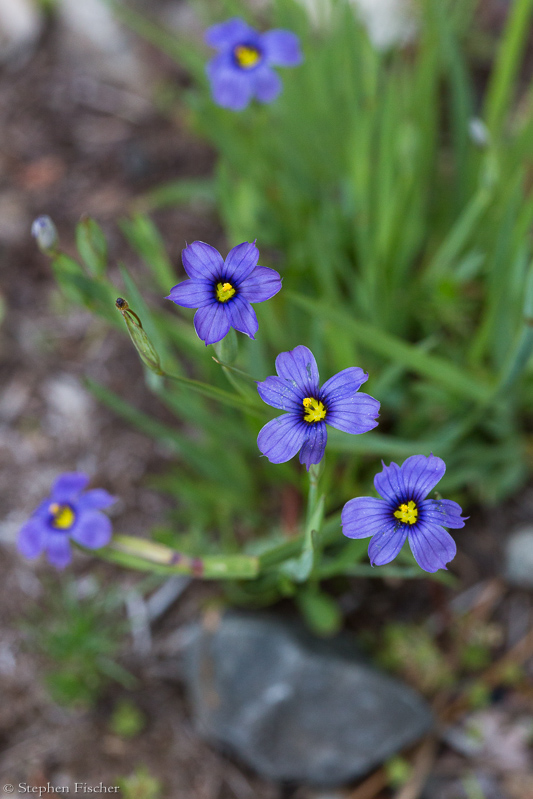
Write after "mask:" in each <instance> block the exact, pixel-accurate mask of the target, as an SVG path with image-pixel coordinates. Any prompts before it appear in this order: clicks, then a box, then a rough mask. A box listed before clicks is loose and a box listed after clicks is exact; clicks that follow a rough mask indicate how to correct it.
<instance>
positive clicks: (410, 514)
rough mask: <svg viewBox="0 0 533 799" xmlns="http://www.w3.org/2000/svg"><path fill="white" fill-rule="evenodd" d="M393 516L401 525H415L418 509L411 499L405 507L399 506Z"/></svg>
mask: <svg viewBox="0 0 533 799" xmlns="http://www.w3.org/2000/svg"><path fill="white" fill-rule="evenodd" d="M394 515H395V516H396V518H397V519H399V520H400V521H401V523H402V524H415V522H416V520H417V519H418V508H417V507H416V505H415V503H414V502H413V500H412V499H411V500H410V501H409V502H408V503H407V505H405V504H403V505H400V507H399V508H398V510H395V511H394Z"/></svg>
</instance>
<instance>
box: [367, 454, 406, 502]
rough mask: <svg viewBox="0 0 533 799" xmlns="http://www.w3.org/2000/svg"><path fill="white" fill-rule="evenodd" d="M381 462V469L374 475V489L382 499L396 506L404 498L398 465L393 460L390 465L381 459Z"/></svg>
mask: <svg viewBox="0 0 533 799" xmlns="http://www.w3.org/2000/svg"><path fill="white" fill-rule="evenodd" d="M381 463H382V465H383V470H382V471H381V472H378V473H377V474H376V476H375V477H374V486H375V489H376V491H377V492H378V494H379V495H380V496H382V497H383V499H386V500H387V501H388V502H390V504H391V505H394V506H396V505H398V503H400V502H403V501H404V500H405V498H406V497H405V487H404V484H403V477H402V473H401V470H400V467H399V466H398V464H397V463H394V461H392V462H391V464H390V466H385V464H384V463H383V461H381Z"/></svg>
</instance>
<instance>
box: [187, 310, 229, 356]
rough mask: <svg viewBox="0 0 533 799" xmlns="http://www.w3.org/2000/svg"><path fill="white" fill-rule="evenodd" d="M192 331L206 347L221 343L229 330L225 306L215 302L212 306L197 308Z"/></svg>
mask: <svg viewBox="0 0 533 799" xmlns="http://www.w3.org/2000/svg"><path fill="white" fill-rule="evenodd" d="M194 329H195V330H196V332H197V334H198V337H199V338H201V339H202V341H204V342H205V344H206V346H207V345H208V344H216V342H217V341H221V340H222V339H223V338H224V336H225V335H227V333H228V331H229V329H230V323H229V319H228V314H227V313H226V308H225V304H224V303H221V302H215V303H213V305H208V306H206V307H205V308H199V310H198V311H196V313H195V314H194Z"/></svg>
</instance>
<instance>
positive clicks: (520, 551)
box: [505, 526, 533, 588]
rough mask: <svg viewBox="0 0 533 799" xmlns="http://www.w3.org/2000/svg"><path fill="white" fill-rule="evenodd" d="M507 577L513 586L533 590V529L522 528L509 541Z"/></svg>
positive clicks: (506, 554) (507, 548) (506, 547)
mask: <svg viewBox="0 0 533 799" xmlns="http://www.w3.org/2000/svg"><path fill="white" fill-rule="evenodd" d="M505 577H506V579H507V580H508V582H510V583H512V585H517V586H520V587H521V588H533V527H531V526H528V527H521V528H520V529H518V530H516V531H515V532H514V533H513V534H512V535H511V536H510V538H509V539H508V540H507V542H506V545H505Z"/></svg>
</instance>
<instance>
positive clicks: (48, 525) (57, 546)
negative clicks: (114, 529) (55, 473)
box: [17, 472, 115, 569]
mask: <svg viewBox="0 0 533 799" xmlns="http://www.w3.org/2000/svg"><path fill="white" fill-rule="evenodd" d="M88 482H89V478H88V476H87V475H86V474H82V473H78V472H67V473H66V474H62V475H61V476H60V477H58V478H57V480H56V481H55V483H54V485H53V488H52V492H51V494H50V496H49V497H48V499H45V500H44V502H41V504H40V505H39V507H38V508H37V510H36V511H35V512H34V513H33V515H32V516H31V517H30V519H28V521H27V522H26V524H25V525H24V526H23V527H22V529H21V531H20V533H19V537H18V542H17V548H18V551H19V552H20V553H21V554H22V555H24V556H25V557H26V558H36V557H38V556H39V555H40V554H41V552H43V551H45V552H46V554H47V556H48V560H49V561H50V563H51V564H52V565H53V566H57V568H58V569H64V568H65V566H66V565H67V564H69V563H70V561H71V560H72V552H71V548H70V539H71V538H72V539H74V541H76V542H77V543H78V544H81V545H82V546H84V547H87V548H88V549H99V548H100V547H103V546H105V545H106V544H108V543H109V541H110V539H111V522H110V521H109V519H108V518H107V516H105V514H103V513H101V512H100V511H101V510H102V509H103V508H107V507H109V505H112V504H113V502H115V497H112V496H111V494H108V492H107V491H104V489H103V488H95V489H93V490H92V491H86V492H85V493H83V494H82V491H83V489H84V488H85V486H86V485H87V483H88Z"/></svg>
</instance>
